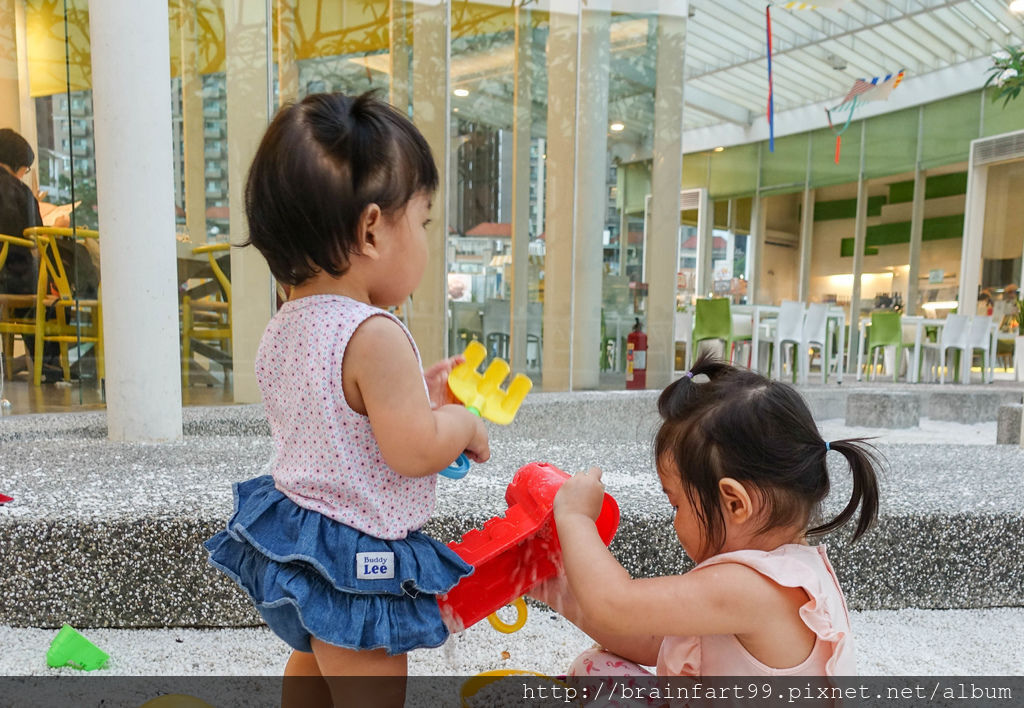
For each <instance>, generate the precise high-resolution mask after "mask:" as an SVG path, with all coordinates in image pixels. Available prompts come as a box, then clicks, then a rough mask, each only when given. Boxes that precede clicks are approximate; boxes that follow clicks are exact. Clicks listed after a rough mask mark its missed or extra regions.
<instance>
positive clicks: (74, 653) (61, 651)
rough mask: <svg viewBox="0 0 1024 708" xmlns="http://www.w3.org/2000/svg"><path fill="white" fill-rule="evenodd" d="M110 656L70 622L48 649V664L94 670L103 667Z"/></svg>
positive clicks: (62, 628)
mask: <svg viewBox="0 0 1024 708" xmlns="http://www.w3.org/2000/svg"><path fill="white" fill-rule="evenodd" d="M109 658H110V656H109V655H108V654H107V653H106V652H105V651H103V650H102V649H100V648H99V647H97V646H96V645H95V644H93V643H92V642H90V641H89V640H88V639H86V638H85V637H83V636H82V635H81V634H79V633H78V631H76V630H75V628H74V627H72V626H71V625H70V624H66V625H64V626H63V627H61V628H60V631H59V632H57V636H56V637H54V638H53V641H52V642H50V648H49V649H47V650H46V664H47V666H49V667H50V668H54V669H56V668H59V667H61V666H71V667H73V668H76V669H82V670H83V671H94V670H95V669H101V668H103V665H104V664H106V663H107V659H109Z"/></svg>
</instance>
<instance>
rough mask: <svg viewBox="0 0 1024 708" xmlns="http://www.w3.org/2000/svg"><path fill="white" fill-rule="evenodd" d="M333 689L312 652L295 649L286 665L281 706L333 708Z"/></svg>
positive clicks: (285, 707) (282, 707)
mask: <svg viewBox="0 0 1024 708" xmlns="http://www.w3.org/2000/svg"><path fill="white" fill-rule="evenodd" d="M333 705H334V702H333V701H332V700H331V691H330V689H329V688H328V686H327V682H326V681H324V677H323V676H321V675H320V665H319V664H317V663H316V656H315V655H313V654H312V653H311V652H306V651H293V652H292V655H291V656H290V657H288V663H287V664H286V665H285V667H284V684H283V685H282V686H281V708H306V706H309V707H310V708H313V707H317V708H331V706H333Z"/></svg>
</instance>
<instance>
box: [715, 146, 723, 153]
mask: <svg viewBox="0 0 1024 708" xmlns="http://www.w3.org/2000/svg"><path fill="white" fill-rule="evenodd" d="M723 150H725V148H724V147H722V146H721V145H719V146H718V147H716V148H715V152H722V151H723Z"/></svg>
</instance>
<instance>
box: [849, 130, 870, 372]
mask: <svg viewBox="0 0 1024 708" xmlns="http://www.w3.org/2000/svg"><path fill="white" fill-rule="evenodd" d="M866 126H867V121H861V124H860V128H861V130H860V169H859V170H858V171H857V218H856V219H855V220H854V225H853V289H852V291H851V294H850V337H849V339H847V341H848V342H849V343H850V350H849V351H850V353H849V355H848V359H849V361H850V365H851V366H856V365H857V352H858V351H860V350H859V349H858V347H860V346H861V345H862V343H861V341H860V328H859V321H860V296H861V292H860V279H861V275H862V274H863V273H864V245H865V241H866V240H867V233H868V185H867V180H865V179H864V136H865V127H866Z"/></svg>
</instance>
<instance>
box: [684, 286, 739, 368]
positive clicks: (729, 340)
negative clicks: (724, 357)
mask: <svg viewBox="0 0 1024 708" xmlns="http://www.w3.org/2000/svg"><path fill="white" fill-rule="evenodd" d="M710 339H720V340H722V342H723V343H724V345H725V348H726V349H727V350H728V351H729V359H730V361H731V360H732V349H733V348H734V347H735V346H736V343H737V342H749V341H750V340H751V337H750V335H746V334H743V335H739V336H736V335H734V334H733V329H732V312H731V310H730V308H729V298H727V297H715V298H704V299H698V300H697V310H696V315H695V317H694V322H693V337H692V338H691V340H690V341H691V342H692V345H693V354H692V355H691V357H690V363H691V364H693V362H694V361H696V360H697V352H698V351H699V349H700V343H701V342H704V341H707V340H710Z"/></svg>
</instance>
